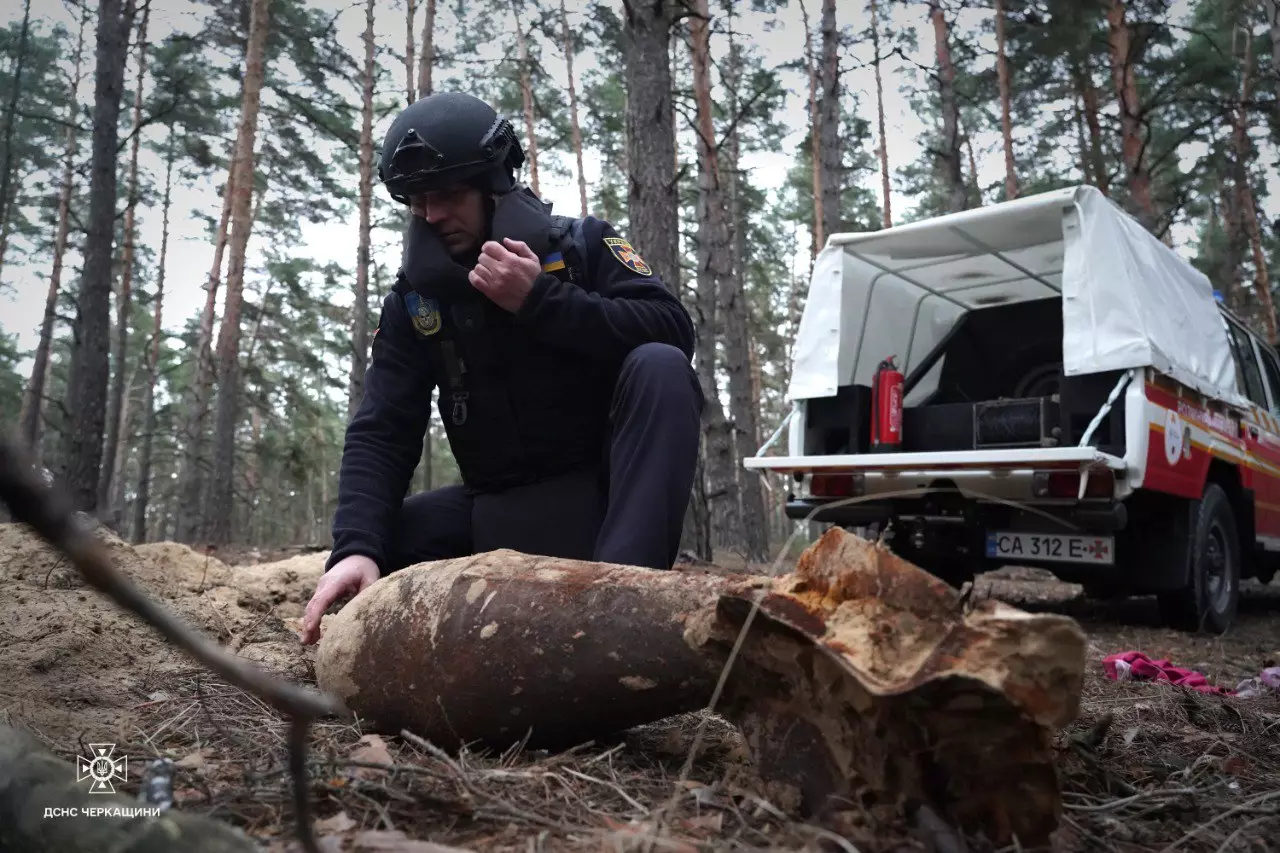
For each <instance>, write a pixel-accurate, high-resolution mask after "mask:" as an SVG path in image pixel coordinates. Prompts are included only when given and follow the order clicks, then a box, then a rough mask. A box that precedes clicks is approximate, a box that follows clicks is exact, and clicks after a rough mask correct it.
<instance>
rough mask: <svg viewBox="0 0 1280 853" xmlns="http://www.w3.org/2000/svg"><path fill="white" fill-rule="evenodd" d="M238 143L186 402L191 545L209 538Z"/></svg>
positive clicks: (185, 498)
mask: <svg viewBox="0 0 1280 853" xmlns="http://www.w3.org/2000/svg"><path fill="white" fill-rule="evenodd" d="M238 150H239V149H238V146H237V147H233V149H232V153H231V167H230V169H228V177H227V186H226V188H225V189H224V190H223V193H224V194H223V198H222V214H221V218H220V219H219V221H218V232H217V234H216V235H215V237H214V246H213V266H212V268H211V269H210V270H209V280H208V283H207V284H206V286H205V299H204V309H203V311H201V313H200V332H199V335H198V337H197V339H196V369H195V376H194V380H193V383H192V387H191V391H190V399H189V400H188V402H187V405H186V417H185V418H184V419H183V425H182V428H181V430H180V431H179V433H178V435H179V439H180V442H181V446H182V453H183V464H182V473H181V474H180V475H179V477H178V483H179V486H178V491H179V500H178V512H177V518H176V520H175V523H174V538H175V539H177V540H178V541H179V542H185V543H187V544H188V545H190V544H194V543H196V542H197V541H199V540H201V539H204V538H205V529H204V484H205V478H206V470H205V461H204V458H203V457H204V447H205V432H206V428H207V425H208V418H209V404H210V401H211V400H212V399H213V379H214V368H213V321H214V316H215V313H216V310H217V302H218V286H219V284H221V281H222V258H223V255H224V254H225V253H226V248H227V238H228V236H229V234H230V225H231V202H232V200H233V198H234V196H235V192H234V189H235V164H236V159H237V157H238Z"/></svg>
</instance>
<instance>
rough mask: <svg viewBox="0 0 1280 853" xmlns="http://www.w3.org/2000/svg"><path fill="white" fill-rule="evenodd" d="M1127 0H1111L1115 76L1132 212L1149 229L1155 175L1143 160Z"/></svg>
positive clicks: (1109, 13) (1109, 20)
mask: <svg viewBox="0 0 1280 853" xmlns="http://www.w3.org/2000/svg"><path fill="white" fill-rule="evenodd" d="M1124 15H1125V5H1124V0H1111V6H1110V7H1109V8H1108V10H1107V23H1108V25H1109V26H1110V45H1111V77H1112V83H1113V84H1114V86H1115V90H1116V100H1117V101H1118V102H1119V104H1120V134H1121V136H1120V139H1121V150H1122V152H1123V154H1124V165H1125V170H1126V172H1127V173H1128V184H1129V195H1130V197H1131V200H1132V212H1133V214H1134V215H1135V216H1136V217H1137V218H1138V220H1139V221H1140V222H1142V224H1143V225H1144V226H1146V227H1147V228H1148V229H1153V228H1154V227H1155V222H1156V209H1155V203H1154V201H1153V200H1152V197H1151V175H1150V174H1149V173H1148V172H1147V169H1146V166H1145V165H1144V164H1143V159H1144V158H1143V149H1144V148H1145V141H1144V140H1143V136H1142V121H1141V117H1142V106H1141V104H1140V103H1139V101H1138V75H1137V73H1136V71H1135V68H1134V66H1136V65H1137V62H1138V56H1137V55H1136V52H1135V51H1133V50H1132V43H1131V37H1130V36H1131V33H1130V31H1129V25H1128V24H1127V23H1126V22H1125V19H1124Z"/></svg>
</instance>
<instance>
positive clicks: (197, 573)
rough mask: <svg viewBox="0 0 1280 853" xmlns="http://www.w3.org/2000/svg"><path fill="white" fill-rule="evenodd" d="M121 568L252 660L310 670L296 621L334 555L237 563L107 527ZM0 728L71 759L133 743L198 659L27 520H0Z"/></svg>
mask: <svg viewBox="0 0 1280 853" xmlns="http://www.w3.org/2000/svg"><path fill="white" fill-rule="evenodd" d="M98 536H99V538H100V539H101V540H102V541H103V542H104V543H105V544H106V546H107V550H108V552H109V553H110V555H111V558H112V561H113V562H114V564H115V565H116V567H117V568H119V569H120V570H121V571H122V572H123V573H124V574H126V575H127V576H128V577H129V578H130V579H131V580H133V581H134V582H135V583H136V584H138V585H139V586H141V587H143V588H144V589H145V590H146V591H148V592H149V593H150V594H151V595H152V596H154V597H155V598H156V599H158V600H159V601H161V602H162V603H163V604H164V605H165V606H167V607H169V608H170V609H172V610H173V611H174V612H176V613H177V614H179V615H180V616H182V617H183V618H184V619H186V620H188V621H189V622H190V623H191V624H193V625H194V626H196V627H197V628H199V629H200V630H202V631H204V632H205V633H206V634H207V635H208V636H210V637H213V638H216V639H217V640H218V641H219V642H221V643H224V644H226V645H228V646H229V647H230V648H232V649H233V650H234V651H236V652H237V653H239V654H240V655H242V656H243V657H245V658H247V659H249V660H253V661H255V662H257V663H260V664H262V665H263V666H264V667H265V668H267V669H270V670H272V671H275V672H278V673H280V674H282V675H285V676H288V677H290V678H294V679H299V678H307V677H309V676H310V673H311V671H312V669H311V662H310V654H311V650H310V649H305V648H304V647H303V646H302V645H301V644H300V643H299V642H298V639H297V633H296V631H297V629H296V620H297V619H298V618H299V617H300V616H301V615H302V610H303V607H304V606H305V604H306V602H307V599H308V598H310V596H311V593H312V591H313V590H314V589H315V585H316V581H317V580H318V578H319V577H320V575H321V574H322V573H323V567H324V560H325V557H326V556H327V554H325V553H316V554H308V555H305V556H300V557H293V558H291V559H289V560H285V561H283V562H281V563H272V564H263V565H257V566H246V567H231V566H228V565H226V564H225V563H223V562H221V561H220V560H218V559H216V558H214V557H209V556H206V555H204V554H199V553H197V552H195V551H193V550H192V549H190V548H188V547H187V546H185V545H179V544H176V543H172V542H163V543H157V544H150V545H141V546H138V547H136V548H134V547H131V546H129V545H128V544H126V543H124V542H123V541H121V540H120V539H119V538H117V537H116V536H114V535H113V534H111V533H110V532H109V531H106V530H100V531H99V533H98ZM0 581H2V582H3V583H4V586H5V592H6V594H5V595H4V596H3V597H0V660H3V661H4V664H5V666H4V669H5V672H6V676H5V678H4V679H3V680H2V681H0V721H4V722H7V723H9V724H11V725H16V726H19V727H23V728H26V729H28V730H30V731H31V732H32V733H33V734H35V735H36V736H37V737H38V738H40V739H41V740H43V741H44V742H45V743H46V744H47V745H48V746H49V747H50V748H51V749H54V750H55V751H56V752H59V753H62V754H71V753H76V752H79V747H78V744H77V741H78V740H79V739H80V738H83V739H84V740H85V741H86V742H88V741H90V740H92V739H94V738H99V739H105V740H107V741H114V742H125V741H130V740H133V739H134V737H133V736H134V735H135V734H136V732H135V731H134V727H135V724H136V716H135V713H134V712H135V711H137V709H138V708H140V707H142V706H143V705H144V704H145V703H148V702H154V701H157V698H158V697H164V696H167V695H169V694H170V693H172V691H171V690H169V689H167V688H168V684H167V683H168V682H170V681H172V680H173V679H175V678H178V677H179V674H180V673H184V672H187V671H189V670H190V668H191V666H192V662H191V661H190V660H189V659H188V658H187V657H186V656H185V655H184V654H183V653H181V652H178V651H176V650H174V649H172V648H171V647H169V646H168V645H167V644H166V643H165V641H164V640H163V639H161V637H160V636H159V635H158V634H157V633H156V632H155V630H154V629H152V628H151V627H150V626H147V625H145V624H144V623H142V622H141V621H140V620H138V619H137V618H136V617H133V616H132V615H129V614H126V613H125V612H124V611H122V610H120V609H119V608H118V607H116V605H115V604H113V603H112V602H110V601H108V600H107V599H106V598H104V597H103V596H102V595H101V594H100V593H98V592H97V591H96V590H93V589H91V588H89V587H87V586H85V584H84V583H83V582H82V581H81V580H80V577H79V575H78V574H77V572H76V570H75V568H74V567H73V566H71V565H70V564H69V563H68V562H67V560H66V559H65V558H64V557H63V556H61V555H60V554H58V553H57V552H56V551H54V550H53V549H52V548H50V547H49V546H48V545H46V544H45V543H44V542H43V541H42V540H40V539H39V538H38V537H37V536H35V535H34V533H33V532H32V531H31V530H30V528H28V527H26V526H25V525H21V524H0Z"/></svg>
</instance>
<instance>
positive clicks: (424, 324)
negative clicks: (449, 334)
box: [404, 290, 440, 338]
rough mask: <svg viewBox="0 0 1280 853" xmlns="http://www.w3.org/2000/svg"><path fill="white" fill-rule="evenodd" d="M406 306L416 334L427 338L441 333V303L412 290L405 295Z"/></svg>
mask: <svg viewBox="0 0 1280 853" xmlns="http://www.w3.org/2000/svg"><path fill="white" fill-rule="evenodd" d="M404 304H405V307H406V308H408V309H409V319H410V320H412V321H413V330H414V331H415V332H417V333H418V334H419V335H421V336H422V337H424V338H425V337H429V336H430V335H434V334H435V333H436V332H438V331H440V303H438V302H436V301H435V300H434V299H431V298H429V297H425V296H423V295H422V294H420V293H418V292H417V291H416V290H411V291H409V292H408V293H406V294H405V295H404Z"/></svg>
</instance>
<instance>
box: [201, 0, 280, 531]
mask: <svg viewBox="0 0 1280 853" xmlns="http://www.w3.org/2000/svg"><path fill="white" fill-rule="evenodd" d="M268 3H269V0H253V3H252V6H251V9H250V24H249V48H248V51H247V52H246V54H245V72H244V102H243V105H242V107H241V112H240V130H239V134H238V137H237V141H236V165H235V169H236V171H235V175H234V177H233V178H232V181H231V182H232V184H233V185H234V186H235V199H234V201H233V203H232V208H231V245H230V257H229V259H228V262H227V295H226V307H225V308H224V310H223V315H222V329H221V332H220V334H219V336H218V409H217V415H216V418H215V423H214V439H213V482H212V487H211V494H210V500H209V504H208V506H209V515H208V518H209V519H210V524H209V536H208V538H209V541H210V542H211V543H213V544H215V545H226V544H229V543H230V542H231V534H232V531H231V518H232V512H233V511H234V497H235V488H234V486H235V483H234V475H235V461H236V458H235V457H236V426H237V424H238V423H239V418H238V411H239V397H240V310H241V304H242V302H243V299H244V267H245V255H246V251H247V248H248V245H249V233H250V229H251V228H252V227H253V222H252V218H253V217H252V216H251V215H250V211H251V202H252V200H253V156H254V152H253V148H254V140H255V138H256V135H257V130H258V104H259V100H260V97H261V92H262V82H263V78H264V76H265V72H266V68H265V57H264V53H265V47H266V41H267V28H268V26H269V19H268V13H267V6H268Z"/></svg>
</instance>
